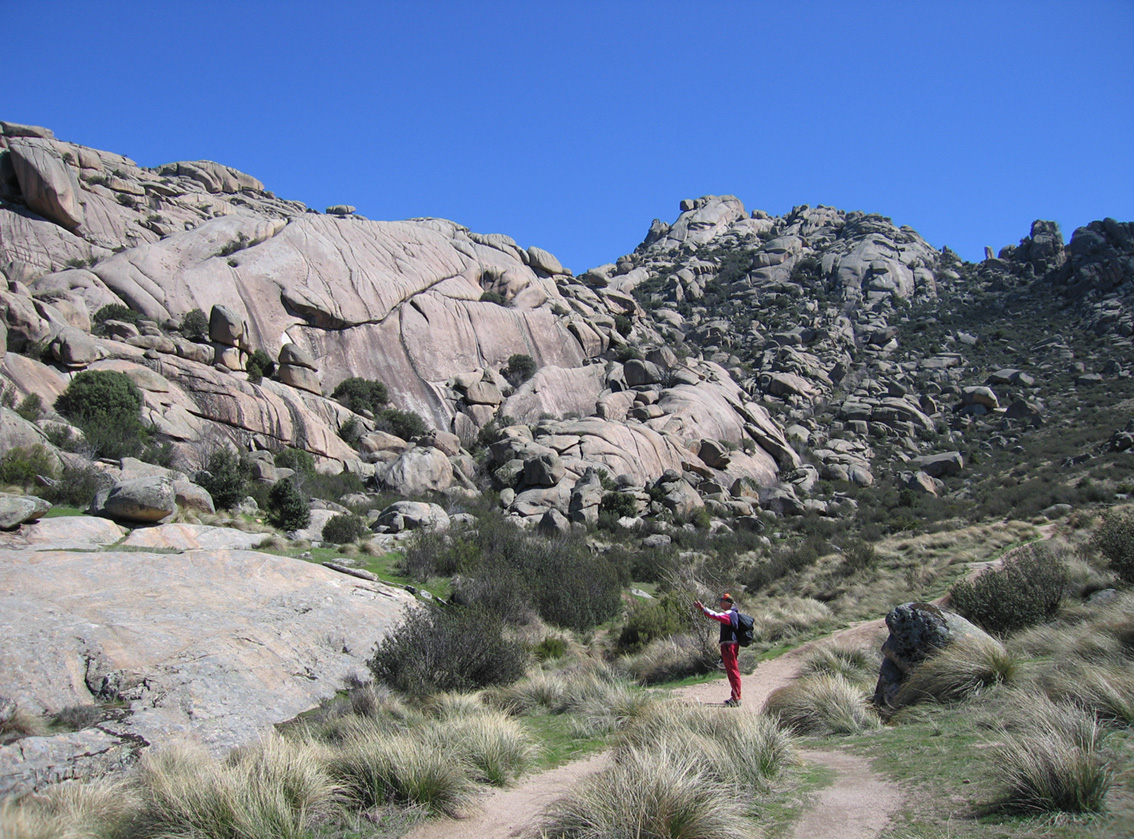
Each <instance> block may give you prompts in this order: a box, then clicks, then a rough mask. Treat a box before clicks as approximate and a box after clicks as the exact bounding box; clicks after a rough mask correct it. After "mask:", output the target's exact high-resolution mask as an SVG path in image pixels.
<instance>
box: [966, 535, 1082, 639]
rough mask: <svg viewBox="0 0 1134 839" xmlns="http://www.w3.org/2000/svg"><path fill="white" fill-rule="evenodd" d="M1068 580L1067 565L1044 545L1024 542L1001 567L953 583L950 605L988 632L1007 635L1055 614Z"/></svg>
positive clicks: (1048, 618)
mask: <svg viewBox="0 0 1134 839" xmlns="http://www.w3.org/2000/svg"><path fill="white" fill-rule="evenodd" d="M1067 581H1068V573H1067V566H1066V565H1065V564H1064V563H1063V561H1062V560H1060V559H1059V558H1058V557H1057V556H1055V555H1054V554H1052V552H1051V550H1050V549H1049V548H1048V547H1047V546H1046V545H1037V544H1031V545H1026V546H1025V547H1023V548H1021V549H1020V551H1019V554H1018V555H1017V556H1016V557H1015V558H1013V559H1009V560H1008V561H1006V562H1005V563H1004V567H1003V569H1002V570H1000V571H993V570H987V571H984V572H983V573H981V575H980V576H979V577H977V578H976V579H975V580H973V581H972V582H969V581H967V580H965V581H962V582H959V583H957V584H956V585H955V586H953V588H952V589H951V590H950V592H949V596H950V607H951V608H952V609H953V610H954V611H956V612H957V613H959V614H960V615H962V616H963V617H965V618H968V619H969V620H971V621H973V622H974V623H977V624H979V625H980V626H981V627H983V628H984V629H985V630H987V631H988V632H992V633H996V634H998V635H1006V634H1009V633H1012V632H1015V631H1016V630H1019V629H1023V628H1024V627H1028V626H1034V625H1035V624H1037V623H1041V622H1043V621H1045V620H1050V619H1051V618H1053V617H1055V615H1056V613H1057V612H1058V611H1059V606H1060V604H1061V603H1062V602H1063V594H1064V590H1065V589H1066V587H1067Z"/></svg>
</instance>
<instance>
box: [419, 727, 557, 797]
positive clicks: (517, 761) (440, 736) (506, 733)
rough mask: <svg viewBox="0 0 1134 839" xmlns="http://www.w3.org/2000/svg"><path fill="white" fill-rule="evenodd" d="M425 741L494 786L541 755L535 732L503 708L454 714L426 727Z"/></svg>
mask: <svg viewBox="0 0 1134 839" xmlns="http://www.w3.org/2000/svg"><path fill="white" fill-rule="evenodd" d="M421 743H422V747H423V748H428V749H432V750H435V751H437V752H440V753H442V754H446V755H450V756H451V759H453V760H455V761H456V762H458V763H459V764H461V765H462V766H464V767H467V771H468V773H469V775H470V776H471V777H473V778H474V779H475V780H477V781H480V782H482V783H486V784H491V785H492V786H505V785H507V784H509V783H511V782H512V781H513V780H515V779H516V778H518V777H519V776H520V775H522V774H523V773H524V772H525V771H526V770H527V769H528V767H529V766H531V764H532V762H533V761H534V760H535V758H536V755H537V748H536V744H535V742H534V741H533V740H532V738H531V735H529V734H528V732H527V731H526V730H525V729H524V728H523V727H522V726H521V725H520V724H519V723H518V722H517V721H516V720H515V719H513V718H512V717H509V716H507V715H506V714H504V713H502V712H499V711H488V710H485V711H484V712H482V713H476V714H471V715H465V716H450V717H448V718H446V719H445V720H444V721H442V722H441V723H439V724H437V725H433V726H429V727H428V728H426V729H425V732H424V736H423V737H422V738H421Z"/></svg>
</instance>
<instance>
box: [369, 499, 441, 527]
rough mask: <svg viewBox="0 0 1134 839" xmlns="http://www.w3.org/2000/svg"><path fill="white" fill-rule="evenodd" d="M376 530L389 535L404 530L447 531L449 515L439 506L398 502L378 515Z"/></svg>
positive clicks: (420, 502) (415, 502)
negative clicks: (380, 529)
mask: <svg viewBox="0 0 1134 839" xmlns="http://www.w3.org/2000/svg"><path fill="white" fill-rule="evenodd" d="M374 527H375V528H376V529H379V528H384V529H385V530H386V531H387V532H389V533H401V532H402V531H404V530H447V529H448V527H449V514H448V513H446V512H445V510H444V509H443V508H442V507H440V506H438V505H437V504H430V503H427V502H425V501H396V502H394V503H393V504H391V505H390V506H389V507H387V508H386V509H384V510H383V511H382V512H381V513H379V514H378V519H377V520H376V521H375V522H374Z"/></svg>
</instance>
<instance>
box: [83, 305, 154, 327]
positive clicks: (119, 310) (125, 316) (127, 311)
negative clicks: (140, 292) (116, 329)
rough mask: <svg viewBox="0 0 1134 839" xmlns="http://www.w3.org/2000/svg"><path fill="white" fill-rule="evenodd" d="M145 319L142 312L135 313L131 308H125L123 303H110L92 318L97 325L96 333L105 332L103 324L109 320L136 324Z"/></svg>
mask: <svg viewBox="0 0 1134 839" xmlns="http://www.w3.org/2000/svg"><path fill="white" fill-rule="evenodd" d="M144 319H145V315H143V314H142V313H141V312H135V311H134V310H133V309H131V308H130V307H129V306H123V305H122V304H121V303H108V304H107V305H105V306H103V307H102V308H101V309H99V310H98V311H97V312H95V313H94V317H93V318H91V320H93V321H94V323H95V332H96V333H98V332H104V331H105V328H104V327H103V324H105V323H106V322H107V321H108V320H120V321H125V322H126V323H133V324H136V323H138V321H140V320H144Z"/></svg>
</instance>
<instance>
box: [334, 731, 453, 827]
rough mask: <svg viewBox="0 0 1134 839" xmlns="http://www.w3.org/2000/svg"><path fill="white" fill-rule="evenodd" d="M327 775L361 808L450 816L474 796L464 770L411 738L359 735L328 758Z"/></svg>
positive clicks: (364, 732)
mask: <svg viewBox="0 0 1134 839" xmlns="http://www.w3.org/2000/svg"><path fill="white" fill-rule="evenodd" d="M329 769H330V772H331V775H332V776H333V777H334V778H335V780H337V781H338V782H339V783H341V784H342V785H343V787H344V788H345V789H346V791H347V794H348V795H349V796H350V798H351V800H352V801H353V803H354V804H355V805H357V806H359V807H362V808H369V807H375V806H381V805H384V804H390V803H396V804H410V805H418V806H421V807H424V808H425V809H427V810H430V811H433V812H439V813H445V814H447V815H455V814H456V812H457V810H458V809H459V808H460V807H461V806H463V805H464V804H466V803H467V802H468V801H469V800H470V799H471V797H472V795H473V793H474V790H475V785H474V783H473V781H472V779H471V778H470V777H469V776H468V775H467V774H466V772H465V767H463V766H461V765H460V764H459V763H458V762H457V761H454V760H453V758H452V756H451V755H448V754H444V753H442V752H440V751H438V750H436V749H430V748H424V747H423V746H422V743H421V742H420V739H419V738H417V737H416V736H414V735H412V734H399V735H396V736H393V737H389V736H385V734H384V733H382V732H369V733H368V732H366V731H364V730H362V729H359V730H358V731H357V732H355V733H354V735H353V736H352V737H350V738H348V739H347V740H345V741H344V742H343V743H342V745H341V747H340V748H339V749H337V750H336V751H335V752H334V753H333V754H332V755H331V756H330V758H329Z"/></svg>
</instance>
